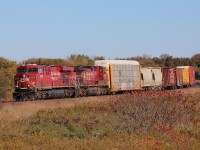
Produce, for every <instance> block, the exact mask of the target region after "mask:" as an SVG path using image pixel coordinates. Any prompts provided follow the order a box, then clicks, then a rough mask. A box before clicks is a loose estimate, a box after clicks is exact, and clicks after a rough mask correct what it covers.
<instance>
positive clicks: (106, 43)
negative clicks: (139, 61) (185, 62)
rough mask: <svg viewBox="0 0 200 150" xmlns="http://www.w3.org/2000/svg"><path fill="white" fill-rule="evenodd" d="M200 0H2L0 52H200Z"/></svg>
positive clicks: (17, 56) (24, 55) (19, 55)
mask: <svg viewBox="0 0 200 150" xmlns="http://www.w3.org/2000/svg"><path fill="white" fill-rule="evenodd" d="M199 8H200V1H199V0H57V1H56V0H29V1H28V0H5V1H3V0H1V1H0V56H1V57H5V58H8V59H11V60H16V61H22V60H24V59H28V58H39V57H41V58H43V57H44V58H63V59H65V58H67V56H69V55H70V54H86V55H88V56H90V57H93V56H105V57H106V58H116V57H117V58H119V57H120V58H126V57H132V56H142V55H144V54H146V55H150V56H152V57H154V56H156V57H159V56H160V55H161V54H170V55H172V56H174V57H191V56H192V55H194V54H196V53H200V9H199Z"/></svg>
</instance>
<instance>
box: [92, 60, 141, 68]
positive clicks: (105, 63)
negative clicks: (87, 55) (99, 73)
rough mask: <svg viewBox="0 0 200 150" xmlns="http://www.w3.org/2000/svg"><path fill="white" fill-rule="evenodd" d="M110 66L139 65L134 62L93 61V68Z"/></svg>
mask: <svg viewBox="0 0 200 150" xmlns="http://www.w3.org/2000/svg"><path fill="white" fill-rule="evenodd" d="M110 64H127V65H139V62H138V61H135V60H95V62H94V65H95V66H104V67H108V66H109V65H110Z"/></svg>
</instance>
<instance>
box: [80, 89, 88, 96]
mask: <svg viewBox="0 0 200 150" xmlns="http://www.w3.org/2000/svg"><path fill="white" fill-rule="evenodd" d="M80 95H81V96H83V97H85V96H87V89H81V94H80Z"/></svg>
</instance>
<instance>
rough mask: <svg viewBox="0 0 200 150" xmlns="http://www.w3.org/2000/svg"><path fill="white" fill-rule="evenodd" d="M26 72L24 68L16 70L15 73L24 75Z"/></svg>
mask: <svg viewBox="0 0 200 150" xmlns="http://www.w3.org/2000/svg"><path fill="white" fill-rule="evenodd" d="M26 71H27V70H26V69H25V68H21V69H17V73H25V72H26Z"/></svg>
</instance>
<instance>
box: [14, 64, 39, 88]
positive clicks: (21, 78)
mask: <svg viewBox="0 0 200 150" xmlns="http://www.w3.org/2000/svg"><path fill="white" fill-rule="evenodd" d="M37 74H38V66H37V65H34V64H31V65H25V66H20V67H18V68H17V73H16V75H15V89H18V90H31V89H33V88H34V87H35V83H36V76H37Z"/></svg>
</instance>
